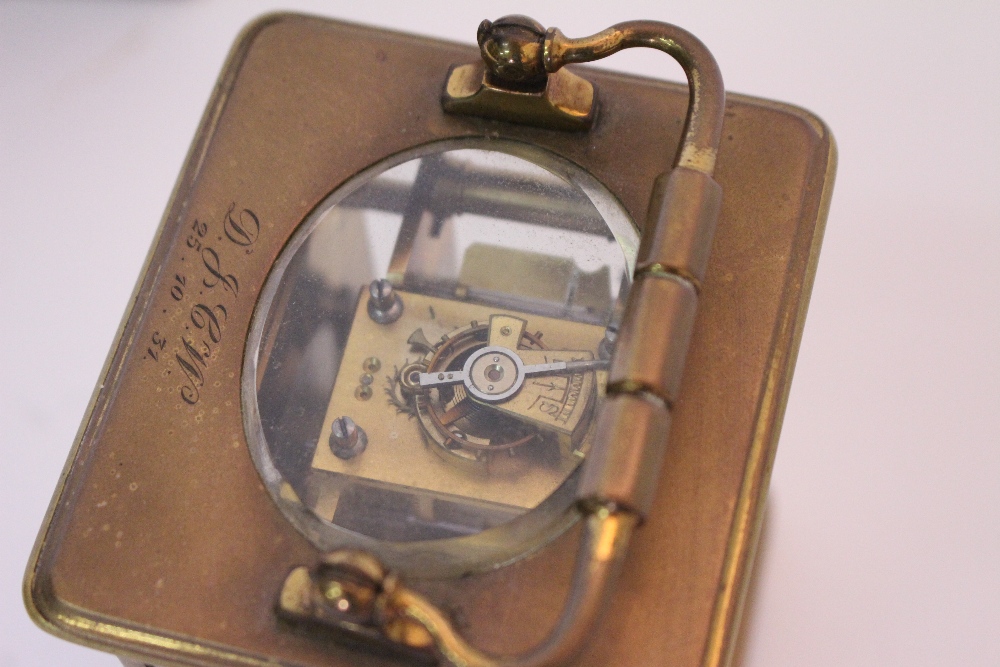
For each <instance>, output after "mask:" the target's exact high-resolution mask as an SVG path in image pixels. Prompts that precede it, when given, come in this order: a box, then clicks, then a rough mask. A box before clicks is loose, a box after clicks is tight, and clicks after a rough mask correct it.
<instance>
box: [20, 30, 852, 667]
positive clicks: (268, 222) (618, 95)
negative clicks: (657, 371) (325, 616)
mask: <svg viewBox="0 0 1000 667" xmlns="http://www.w3.org/2000/svg"><path fill="white" fill-rule="evenodd" d="M476 52H477V51H476V49H475V48H474V47H471V46H459V45H453V44H448V43H441V42H436V41H432V40H426V39H421V38H416V37H410V36H406V35H399V34H394V33H385V32H382V31H377V30H372V29H368V28H361V27H358V26H352V25H345V24H339V23H335V22H331V21H325V20H319V19H312V18H304V17H297V16H284V17H280V16H279V17H273V16H272V17H269V18H266V19H265V20H262V21H261V22H258V23H257V24H255V25H253V26H251V27H250V28H248V30H247V31H246V32H245V33H244V35H243V37H242V40H241V41H240V42H239V43H238V44H237V46H236V47H235V48H234V51H233V53H232V54H231V57H230V60H229V61H228V64H227V66H226V69H225V71H224V72H223V74H222V77H221V79H220V84H219V87H218V89H217V92H216V94H215V96H214V97H213V99H212V101H211V102H210V105H209V108H208V110H207V111H206V115H205V118H204V120H203V124H202V128H201V130H200V131H199V135H198V137H197V138H196V140H195V143H194V145H193V147H192V151H191V153H190V155H189V159H188V163H187V165H186V167H185V169H184V171H183V172H182V174H181V178H180V180H179V182H178V186H177V189H176V191H175V193H174V197H173V199H172V202H171V204H170V206H169V208H168V211H167V213H166V216H165V218H164V221H163V224H162V226H161V230H160V234H159V236H158V238H157V241H156V243H155V246H154V248H153V250H152V251H151V254H150V257H149V261H148V268H147V271H146V272H145V274H144V275H143V276H142V278H141V279H140V282H139V285H138V286H137V290H136V293H135V301H134V306H133V307H132V309H131V310H130V313H129V314H128V315H127V317H126V320H125V321H124V323H123V328H122V330H121V335H120V338H119V340H118V341H117V342H116V345H115V347H114V349H113V350H112V353H111V356H110V358H109V361H108V365H107V370H106V375H105V376H104V377H102V379H101V383H100V385H99V387H100V389H99V391H98V392H97V393H96V394H95V399H94V401H93V403H92V408H91V411H90V413H89V414H88V417H87V421H86V422H85V427H84V428H83V429H82V430H81V435H80V438H79V441H78V443H77V445H76V447H75V448H74V452H73V454H72V455H71V461H70V463H69V464H68V467H67V473H66V475H65V478H64V483H63V484H62V485H61V487H60V489H59V490H58V491H57V494H56V496H55V498H54V499H53V504H52V507H51V510H50V517H49V520H48V522H47V524H46V527H44V528H43V531H42V533H41V534H40V536H39V541H38V543H37V545H36V552H35V555H34V557H33V560H32V564H31V565H30V566H29V572H28V576H27V578H26V582H25V593H26V598H27V600H28V605H29V610H30V611H31V612H32V614H33V616H34V617H35V619H36V621H37V622H39V623H40V624H41V625H43V627H46V628H47V629H49V630H50V631H52V632H55V633H57V634H60V635H63V636H66V637H68V638H71V639H73V640H74V641H79V642H83V643H87V644H89V645H92V646H95V647H99V648H105V649H107V650H112V651H114V652H117V653H122V654H130V655H133V656H136V655H140V654H141V655H144V656H147V658H146V659H147V660H148V661H152V662H154V663H157V664H206V665H207V664H211V665H223V664H264V663H265V662H269V661H277V662H281V663H284V664H296V665H304V666H316V667H319V666H320V665H348V664H350V665H376V664H394V663H392V662H391V661H388V660H385V659H382V658H379V657H376V656H372V655H368V654H364V653H358V652H355V651H353V650H351V649H348V648H345V647H342V646H339V645H337V644H334V643H332V642H331V641H329V640H326V639H320V638H316V637H313V636H310V635H309V634H307V633H302V632H298V631H293V630H291V629H290V628H289V627H287V626H285V625H283V624H282V623H280V622H279V621H278V620H277V618H276V617H275V615H274V611H273V610H274V605H275V601H276V596H277V594H278V591H279V590H280V588H281V583H282V581H283V579H284V577H285V575H287V573H288V572H289V571H290V570H291V569H292V568H293V567H295V566H298V565H302V564H308V563H312V562H315V560H316V558H317V554H316V553H315V552H314V550H313V549H312V547H310V545H309V544H308V543H307V541H306V540H305V538H303V537H302V536H300V535H299V534H298V533H297V532H295V530H294V529H293V528H292V527H291V526H290V525H289V524H288V523H287V522H286V521H285V520H284V519H283V517H282V515H281V514H280V512H279V511H278V510H277V508H276V507H275V506H274V505H273V504H272V502H271V500H270V498H269V497H268V494H267V493H266V491H265V490H264V487H263V485H262V483H261V481H260V479H259V477H258V475H257V472H256V470H255V469H254V467H253V464H252V463H251V460H250V456H249V453H248V451H247V446H246V441H245V437H244V435H243V424H242V419H241V415H240V410H239V406H240V377H239V373H240V368H241V364H242V356H243V351H244V343H245V339H246V335H247V330H248V327H249V323H250V316H251V312H252V309H253V306H254V302H255V297H256V292H257V291H258V290H259V289H260V287H261V285H262V284H263V282H264V280H265V278H266V276H267V272H268V269H269V267H270V265H271V263H272V262H273V261H274V260H275V258H276V257H277V255H278V253H279V252H280V250H281V248H282V246H283V244H284V242H285V241H286V240H287V239H288V237H289V236H290V235H291V234H292V232H293V231H294V229H295V226H296V225H297V224H298V223H299V222H300V221H301V220H302V219H304V218H305V217H306V215H307V214H308V213H309V212H310V210H311V209H312V208H313V207H314V206H316V205H317V204H318V203H319V202H320V201H321V200H322V199H323V198H324V197H325V196H326V195H327V194H328V193H329V192H330V191H331V190H333V189H334V188H336V187H337V186H338V185H339V184H341V183H343V182H344V181H345V180H346V179H347V178H349V177H350V176H352V175H354V174H355V173H357V172H358V171H360V170H361V169H363V168H364V167H367V166H368V165H370V164H372V163H375V162H377V161H379V160H380V159H382V158H384V157H385V156H387V155H390V154H392V153H395V152H398V151H401V150H404V149H407V148H410V147H412V146H414V145H417V144H420V143H424V142H427V141H431V140H436V139H442V138H448V137H459V136H483V135H488V136H499V137H504V138H508V139H514V140H522V141H527V142H532V143H536V144H538V145H540V146H543V147H545V148H547V149H549V150H551V151H553V152H555V153H557V154H559V155H561V156H563V157H564V158H567V159H569V160H571V161H573V162H575V163H577V164H579V165H581V166H583V167H584V168H585V169H587V170H589V171H590V172H591V173H592V174H594V175H595V176H596V177H597V178H598V179H599V180H601V181H602V182H603V183H604V184H605V185H606V186H607V187H608V188H609V189H610V190H611V191H612V192H614V193H616V194H617V196H618V197H619V198H620V200H621V202H622V204H623V205H624V206H625V208H626V209H627V210H628V211H629V212H630V214H631V215H632V217H633V219H635V220H644V219H645V215H646V207H647V199H648V197H649V194H650V192H651V190H652V187H653V182H654V180H655V179H656V177H657V176H658V175H660V173H661V172H662V171H663V170H664V168H665V167H666V165H668V164H669V162H670V160H671V158H672V156H673V155H674V153H675V150H676V146H677V142H678V139H679V136H680V132H681V129H682V123H683V115H684V111H685V106H686V104H687V99H688V98H687V91H686V88H685V87H684V86H680V85H675V84H667V83H659V82H653V81H649V80H645V79H639V78H635V77H629V76H624V75H618V74H611V73H606V72H604V73H602V72H596V71H590V70H577V71H578V72H584V73H585V76H587V78H588V79H590V80H591V81H593V82H594V83H595V84H596V85H597V88H598V90H599V94H600V96H601V109H600V112H599V114H598V117H597V119H596V121H595V124H594V127H593V129H592V130H591V131H590V132H588V133H559V132H552V131H546V130H541V129H532V128H527V127H521V126H516V125H508V124H504V123H502V122H497V121H487V120H480V119H475V118H469V117H459V116H447V115H445V114H443V113H442V112H441V108H440V94H441V86H442V83H443V81H444V76H445V75H446V73H447V71H448V68H449V67H450V66H451V65H455V64H461V63H467V62H470V61H472V60H474V58H475V57H476ZM834 160H835V149H834V144H833V140H832V137H831V136H830V135H829V133H828V132H827V130H826V128H825V127H824V126H823V125H822V124H821V123H820V122H819V121H818V120H816V119H815V118H814V117H812V116H810V115H809V114H808V113H806V112H804V111H801V110H799V109H795V108H792V107H788V106H784V105H779V104H774V103H769V102H763V101H760V100H755V99H751V98H746V97H741V96H738V95H731V96H729V101H728V103H727V116H726V125H725V128H724V133H723V141H722V148H721V150H720V153H719V157H718V166H717V171H716V179H717V180H718V182H719V183H720V184H721V185H722V188H723V192H724V195H723V204H722V215H721V219H720V221H719V226H718V231H717V234H716V240H715V244H714V248H713V251H712V256H711V260H710V263H709V268H708V274H707V276H706V279H705V281H704V284H703V287H702V293H701V297H702V300H701V304H700V309H699V312H698V315H697V320H696V324H695V330H694V336H693V339H692V343H691V348H690V352H689V358H688V366H687V370H686V372H685V377H684V380H683V384H682V387H681V392H680V396H679V399H678V401H677V403H676V406H675V411H674V413H673V431H672V434H671V443H670V446H669V447H668V449H667V452H666V455H665V460H664V464H663V472H662V476H661V480H660V486H659V491H658V492H657V494H656V497H655V500H654V502H653V507H652V510H651V512H650V515H649V519H648V520H647V521H646V523H645V524H644V525H643V526H642V527H641V528H639V530H638V531H637V534H636V536H635V538H634V542H633V546H632V547H631V549H630V552H629V555H628V559H627V562H626V566H625V568H626V571H625V574H624V576H623V577H622V580H621V584H620V587H619V589H618V590H617V592H616V593H615V594H614V598H613V600H612V602H611V605H610V608H609V612H608V614H607V615H606V617H605V618H604V620H603V621H602V622H601V623H600V625H599V626H598V627H597V628H596V630H595V635H594V637H593V639H592V641H591V642H590V644H589V646H588V648H587V650H586V651H585V653H584V656H583V657H582V658H581V660H580V663H581V664H586V665H594V666H596V665H612V664H613V665H677V666H685V667H688V666H690V667H694V666H696V665H706V666H708V665H719V664H724V663H725V662H726V660H727V659H728V656H729V652H730V650H731V646H732V644H733V642H732V640H733V637H734V633H735V628H736V626H737V622H738V617H739V610H740V603H741V600H742V595H743V591H744V590H745V586H746V575H747V573H748V571H749V564H750V562H751V560H752V553H753V547H754V543H755V537H756V533H757V529H758V525H759V519H760V512H761V509H762V506H763V497H764V494H765V492H766V487H767V481H768V476H769V474H770V469H771V462H772V460H773V454H774V448H775V444H776V438H777V434H778V430H779V427H780V422H781V416H782V411H783V408H784V404H785V399H786V396H787V390H788V386H789V382H790V378H791V367H792V365H793V363H794V357H795V352H796V349H797V344H798V339H799V336H800V333H801V327H802V323H803V321H804V316H805V308H806V304H807V302H808V294H809V290H810V287H811V281H812V275H813V272H814V270H815V261H816V257H817V254H818V250H819V241H820V238H821V232H822V221H823V219H824V218H825V211H826V206H827V204H828V201H829V199H828V198H829V192H830V186H831V183H832V172H833V163H834ZM247 210H249V211H251V212H252V214H253V216H254V217H255V218H256V219H257V220H259V233H258V232H256V231H255V229H254V226H253V222H252V219H251V216H249V214H248V213H247V212H246V211H247ZM195 221H198V223H199V224H197V225H196V224H195ZM227 221H228V224H227ZM202 225H205V227H202ZM202 230H203V231H204V233H203V234H200V233H199V232H201V231H202ZM226 231H229V232H230V234H229V235H228V236H227V234H226ZM230 237H233V238H234V239H235V241H234V240H231V238H230ZM189 238H190V243H191V245H194V246H195V248H189V247H188V243H189ZM251 238H252V239H253V241H252V242H250V239H251ZM237 241H238V243H237ZM241 243H246V245H240V244H241ZM199 244H200V245H199ZM206 247H208V248H210V249H211V251H206V250H205V248H206ZM198 248H200V249H198ZM216 259H217V260H218V261H216ZM176 276H181V281H183V282H182V284H180V286H179V289H180V290H181V294H180V296H181V300H180V301H177V300H175V298H174V296H173V295H172V294H171V290H172V289H173V288H174V287H175V286H177V285H178V283H179V282H181V281H178V280H177V278H176ZM174 293H175V294H177V291H176V290H174ZM199 303H201V304H204V305H205V306H206V308H207V311H208V312H210V313H212V314H214V315H215V319H216V320H217V321H218V326H215V325H213V320H212V318H211V317H210V316H209V314H208V312H205V311H198V313H195V312H193V311H194V310H196V309H197V308H196V307H197V304H199ZM219 305H222V306H223V307H224V309H225V316H223V315H222V313H221V311H219V310H218V309H217V308H216V307H217V306H219ZM192 315H195V317H192ZM198 322H201V326H200V327H199V326H198ZM185 325H187V326H188V329H185V328H184V327H185ZM192 327H193V330H192ZM194 334H197V335H198V338H197V339H195V338H193V336H194ZM154 335H155V336H157V338H156V341H154ZM184 336H188V338H189V340H191V341H197V342H200V341H207V342H208V343H209V345H208V347H209V348H210V351H211V354H210V355H207V356H205V357H204V361H205V363H204V364H200V363H199V362H197V361H194V362H191V361H190V359H191V353H190V351H189V350H186V349H185V347H184V345H183V343H182V342H181V340H182V337H184ZM216 338H217V339H218V341H216ZM164 340H165V341H166V343H165V344H164V345H163V347H162V348H160V343H159V342H157V341H164ZM154 346H156V349H153V350H152V352H153V353H154V354H156V356H158V358H159V361H153V360H152V359H150V358H149V357H150V349H151V348H153V347H154ZM197 351H199V353H200V352H204V349H202V348H198V350H197ZM175 355H182V357H181V358H184V359H187V360H188V363H189V364H191V363H194V364H195V365H196V366H197V367H198V368H200V369H201V372H202V374H203V378H204V381H203V384H202V385H201V386H197V382H194V383H190V382H189V381H188V380H187V377H188V376H187V375H186V374H185V373H184V369H183V364H179V363H177V362H176V356H175ZM170 360H175V361H174V362H170ZM167 371H170V372H169V373H168V372H167ZM185 387H188V389H187V390H185ZM195 392H196V393H197V402H196V404H195V405H190V404H189V403H188V402H186V401H185V397H187V398H188V399H193V398H194V397H195ZM575 544H576V531H570V533H568V534H567V535H565V536H563V537H562V538H560V539H559V540H558V541H556V542H555V543H553V544H552V545H550V546H549V547H548V548H546V549H545V550H543V551H542V552H540V553H539V554H537V555H536V556H534V557H532V558H529V559H525V560H522V561H520V562H519V563H517V564H516V565H514V566H512V567H510V568H506V569H502V570H499V571H496V572H493V573H490V574H486V575H480V576H475V577H469V578H467V579H463V580H462V581H460V582H443V581H442V582H426V583H424V584H423V586H422V588H423V589H424V590H425V591H426V592H427V593H428V594H430V595H432V596H434V597H435V599H437V600H440V601H441V602H442V604H444V605H445V606H446V607H448V608H451V609H455V610H456V611H457V613H459V615H460V616H461V619H462V627H463V629H464V630H465V631H466V632H467V634H468V635H469V636H470V638H471V639H472V640H474V641H476V642H477V643H479V644H480V645H481V646H483V647H484V648H489V649H492V650H515V649H518V648H523V647H526V646H528V645H530V644H532V643H533V642H534V641H536V640H538V639H540V638H541V637H543V636H544V635H545V634H546V633H547V632H548V628H549V626H550V624H551V623H552V622H553V620H554V619H555V617H556V615H557V614H558V608H559V605H560V603H561V598H562V596H563V595H564V593H565V590H566V585H567V583H568V580H569V574H570V565H571V563H570V561H571V559H572V556H573V554H574V553H575V548H574V547H575Z"/></svg>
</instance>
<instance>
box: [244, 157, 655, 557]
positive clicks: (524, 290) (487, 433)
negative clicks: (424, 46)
mask: <svg viewBox="0 0 1000 667" xmlns="http://www.w3.org/2000/svg"><path fill="white" fill-rule="evenodd" d="M637 241H638V237H637V235H636V232H635V229H634V227H633V225H632V223H631V222H630V220H629V219H628V217H627V215H626V213H625V212H624V210H623V209H622V207H621V206H620V204H618V202H617V200H615V198H614V197H613V196H612V195H611V194H610V193H608V192H607V191H606V190H605V189H604V188H603V186H601V185H600V184H599V183H597V181H596V180H595V179H593V177H591V176H589V175H588V174H587V173H586V172H584V171H583V170H581V169H579V168H578V167H575V166H574V165H572V164H570V163H568V162H566V161H564V160H562V159H560V158H557V157H556V156H554V155H552V154H550V153H548V152H545V151H542V150H540V149H537V148H533V147H530V146H526V145H522V144H517V143H513V142H500V141H489V142H487V141H482V140H478V141H476V140H473V141H449V142H441V143H438V144H432V145H429V146H424V147H421V148H420V149H417V150H415V151H412V152H411V153H409V154H404V155H401V156H396V157H394V158H392V159H390V160H387V161H385V162H383V163H380V164H378V165H376V166H374V167H372V168H371V169H369V170H367V171H365V172H363V173H362V174H360V175H359V176H357V177H355V178H354V179H352V180H351V181H350V182H348V183H347V184H345V185H344V186H342V187H341V188H339V189H337V190H336V191H334V192H333V193H332V194H331V195H330V196H329V197H327V199H326V200H325V201H324V202H323V203H322V204H321V205H320V206H319V207H317V209H316V210H315V211H314V213H313V214H311V215H310V217H309V218H308V219H307V220H306V221H305V222H304V223H303V224H302V226H301V228H300V229H299V230H298V231H297V232H296V234H295V235H294V236H293V238H292V240H291V241H290V242H289V244H288V246H287V247H286V249H285V250H284V251H283V253H282V255H281V256H280V257H279V259H278V262H277V263H276V265H275V267H274V269H273V271H272V274H271V276H270V277H269V279H268V282H267V284H266V286H265V289H264V291H263V293H262V295H261V298H260V301H259V303H258V306H257V311H256V313H255V318H254V324H253V328H252V330H251V336H250V341H249V345H248V347H247V359H246V364H245V368H244V397H243V400H244V408H245V410H244V414H245V419H246V429H247V433H248V437H249V441H250V444H251V450H252V453H253V456H254V461H255V463H256V464H257V467H258V469H259V470H260V472H261V475H262V477H263V478H264V480H265V483H266V485H267V487H268V489H269V491H270V492H271V494H272V495H273V496H274V498H275V500H276V502H277V503H278V504H279V506H280V507H281V508H282V510H283V511H284V512H285V514H286V516H288V517H289V519H290V520H292V522H293V523H294V524H295V525H296V526H297V527H298V528H299V529H300V530H301V531H302V532H303V533H304V534H305V535H306V536H307V537H309V538H310V539H311V540H312V541H313V542H314V544H316V545H317V546H318V547H319V548H321V549H324V550H326V549H333V548H339V547H344V546H360V547H366V548H372V549H376V550H378V553H379V555H380V557H382V558H383V559H385V560H386V562H387V563H388V564H390V565H392V566H395V567H402V568H403V569H411V568H414V567H419V568H420V569H421V570H422V571H423V572H424V573H426V572H428V571H443V570H452V571H453V570H455V569H456V568H457V569H459V570H467V569H470V568H474V567H479V566H486V565H491V564H495V563H498V562H503V561H506V560H510V559H511V558H514V557H516V556H517V555H518V554H519V553H524V552H525V551H527V550H530V549H532V548H534V547H535V546H537V545H538V544H539V543H540V542H541V541H544V540H545V539H548V538H550V537H551V536H553V535H555V534H557V533H558V531H559V530H560V529H561V528H565V526H566V525H568V522H569V521H570V519H571V516H570V513H569V512H568V511H567V509H568V507H569V505H570V503H571V502H572V498H573V491H574V489H575V484H576V478H577V477H578V475H577V474H576V472H577V470H578V468H579V465H580V463H581V461H582V460H583V459H584V458H585V457H586V454H587V451H588V448H589V446H590V439H591V438H592V437H593V433H592V432H593V428H592V424H593V415H594V413H595V410H596V406H597V404H598V402H599V401H600V400H601V396H602V394H603V389H604V384H605V380H606V367H607V357H608V353H609V350H610V342H611V341H613V335H609V334H608V330H609V329H610V331H611V333H613V332H614V331H615V330H616V327H617V321H616V317H617V316H618V315H619V314H620V312H621V309H622V304H623V300H624V297H625V293H626V292H627V289H628V285H629V280H630V276H631V274H632V268H633V263H634V257H635V251H636V246H637Z"/></svg>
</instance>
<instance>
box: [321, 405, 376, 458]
mask: <svg viewBox="0 0 1000 667" xmlns="http://www.w3.org/2000/svg"><path fill="white" fill-rule="evenodd" d="M367 446H368V435H367V434H366V433H365V431H364V429H363V428H361V427H360V426H358V425H357V424H355V423H354V420H353V419H351V418H350V417H346V416H345V417H337V418H336V419H334V420H333V424H331V425H330V450H331V451H332V452H333V455H334V456H336V457H337V458H338V459H344V460H345V461H346V460H347V459H353V458H354V457H355V456H357V455H358V454H360V453H361V452H363V451H365V448H366V447H367Z"/></svg>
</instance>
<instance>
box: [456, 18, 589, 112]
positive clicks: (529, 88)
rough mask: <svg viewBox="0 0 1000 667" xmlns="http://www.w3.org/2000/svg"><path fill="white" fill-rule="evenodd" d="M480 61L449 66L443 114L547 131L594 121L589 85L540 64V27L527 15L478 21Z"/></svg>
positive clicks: (543, 34)
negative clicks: (478, 117) (528, 126)
mask: <svg viewBox="0 0 1000 667" xmlns="http://www.w3.org/2000/svg"><path fill="white" fill-rule="evenodd" d="M477 40H478V42H479V49H480V51H481V52H482V56H483V60H482V61H481V62H476V63H470V64H468V65H458V66H456V67H452V68H451V70H450V71H449V72H448V78H447V79H446V81H445V86H444V94H443V95H442V97H441V106H442V107H443V108H444V110H445V111H446V112H448V113H454V114H463V115H467V116H480V117H482V118H491V119H493V120H505V121H509V122H512V123H520V124H522V125H534V126H536V127H544V128H546V129H550V130H571V131H572V130H577V131H579V130H586V129H589V128H590V126H591V124H592V123H593V121H594V113H595V110H596V107H597V105H596V98H595V93H594V86H593V84H591V83H590V82H589V81H587V80H586V79H584V78H581V77H579V76H577V75H576V74H573V73H572V72H568V71H566V70H560V71H555V70H553V71H551V72H549V71H547V70H546V68H545V66H544V65H543V54H544V53H545V44H546V32H545V28H543V27H542V26H541V24H539V23H538V22H537V21H534V20H532V19H530V18H528V17H527V16H505V17H503V18H501V19H497V20H496V21H492V22H491V21H483V22H482V23H481V24H479V31H478V34H477Z"/></svg>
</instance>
